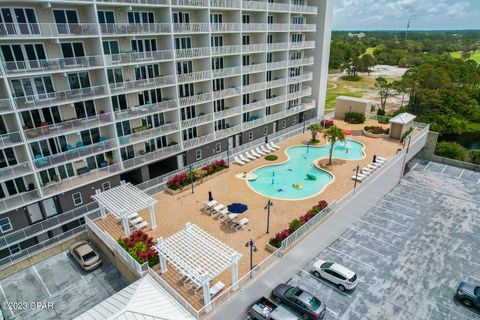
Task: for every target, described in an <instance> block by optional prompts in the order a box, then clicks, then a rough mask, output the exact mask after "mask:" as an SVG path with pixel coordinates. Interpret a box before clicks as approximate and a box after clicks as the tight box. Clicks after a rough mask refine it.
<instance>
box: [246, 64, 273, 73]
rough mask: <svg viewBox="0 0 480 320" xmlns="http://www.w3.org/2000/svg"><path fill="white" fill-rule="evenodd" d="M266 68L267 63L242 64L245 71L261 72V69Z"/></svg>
mask: <svg viewBox="0 0 480 320" xmlns="http://www.w3.org/2000/svg"><path fill="white" fill-rule="evenodd" d="M266 69H267V65H266V64H265V63H259V64H251V65H248V66H242V72H243V73H251V72H260V71H265V70H266Z"/></svg>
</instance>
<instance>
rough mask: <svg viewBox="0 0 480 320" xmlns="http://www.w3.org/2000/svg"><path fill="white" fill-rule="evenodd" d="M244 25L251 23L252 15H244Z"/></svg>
mask: <svg viewBox="0 0 480 320" xmlns="http://www.w3.org/2000/svg"><path fill="white" fill-rule="evenodd" d="M242 23H250V15H249V14H243V15H242Z"/></svg>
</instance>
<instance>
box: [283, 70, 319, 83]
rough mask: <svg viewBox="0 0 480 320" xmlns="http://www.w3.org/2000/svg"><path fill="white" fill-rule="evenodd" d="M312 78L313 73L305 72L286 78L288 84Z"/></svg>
mask: <svg viewBox="0 0 480 320" xmlns="http://www.w3.org/2000/svg"><path fill="white" fill-rule="evenodd" d="M312 79H313V73H311V72H307V73H305V74H301V75H299V76H296V77H289V78H288V84H292V83H297V82H302V81H310V80H312Z"/></svg>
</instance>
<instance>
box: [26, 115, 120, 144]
mask: <svg viewBox="0 0 480 320" xmlns="http://www.w3.org/2000/svg"><path fill="white" fill-rule="evenodd" d="M112 120H113V119H112V114H111V113H110V112H109V113H102V114H98V115H96V116H93V117H88V118H79V119H74V120H69V121H64V122H60V123H56V124H52V125H48V126H41V127H39V128H33V129H26V130H24V132H25V136H26V137H27V139H28V140H41V139H46V138H49V137H54V136H58V135H61V134H62V135H64V134H69V133H72V132H77V131H81V130H86V129H90V128H96V127H100V126H103V125H105V124H108V123H111V122H112Z"/></svg>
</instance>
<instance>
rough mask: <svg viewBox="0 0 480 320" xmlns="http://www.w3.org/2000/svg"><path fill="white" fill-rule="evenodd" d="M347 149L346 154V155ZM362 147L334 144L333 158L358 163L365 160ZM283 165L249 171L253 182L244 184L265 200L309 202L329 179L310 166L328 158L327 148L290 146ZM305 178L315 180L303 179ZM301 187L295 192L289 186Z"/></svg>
mask: <svg viewBox="0 0 480 320" xmlns="http://www.w3.org/2000/svg"><path fill="white" fill-rule="evenodd" d="M347 149H348V153H347ZM363 150H364V146H363V144H361V143H359V142H356V141H348V142H346V145H345V143H343V142H337V143H336V144H335V147H334V149H333V157H334V158H339V159H345V160H359V159H363V158H364V157H365V153H364V151H363ZM286 152H287V155H288V157H289V159H288V161H287V162H284V163H282V164H277V165H269V166H265V167H261V168H259V169H256V170H254V171H253V173H254V174H256V175H257V179H256V180H254V181H249V182H247V183H249V184H250V186H251V187H252V188H253V189H254V190H255V191H257V192H259V193H262V194H263V195H265V196H267V197H272V198H279V199H288V200H298V199H304V198H309V197H312V196H314V195H316V194H317V193H319V192H320V191H321V190H322V189H323V188H324V187H325V186H326V185H327V184H328V183H329V182H330V181H332V180H333V177H332V175H331V174H330V173H328V172H326V171H323V170H320V169H317V168H316V167H314V166H313V162H314V160H317V159H319V158H328V156H329V152H330V144H327V145H324V146H321V147H311V146H309V147H307V146H294V147H290V148H288V149H287V150H286ZM307 174H311V175H314V176H315V177H316V178H317V180H309V179H307ZM296 183H298V184H301V185H302V189H296V188H294V187H293V184H296Z"/></svg>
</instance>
